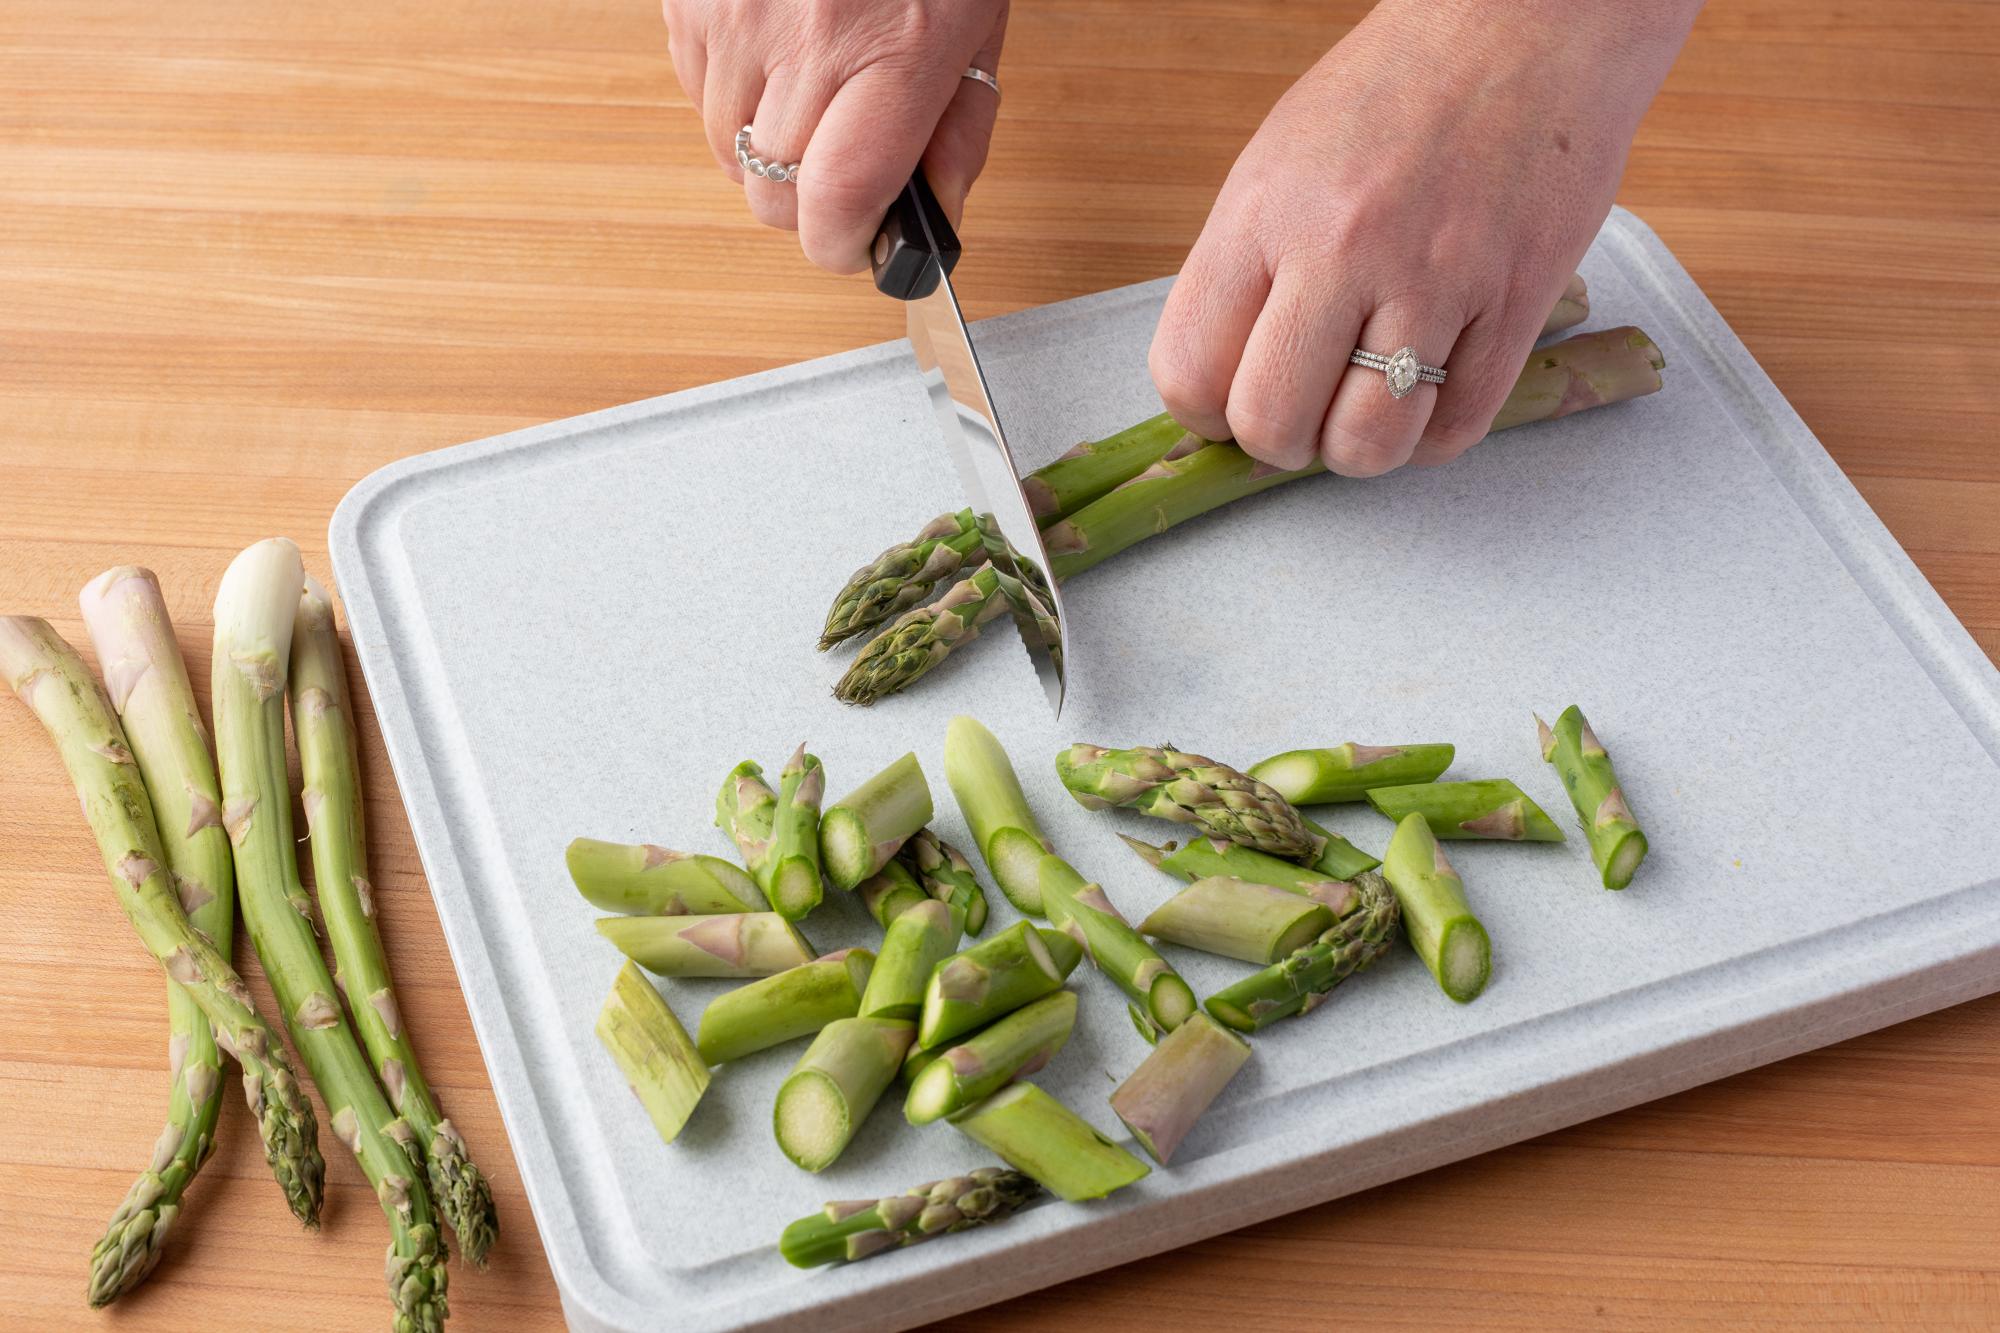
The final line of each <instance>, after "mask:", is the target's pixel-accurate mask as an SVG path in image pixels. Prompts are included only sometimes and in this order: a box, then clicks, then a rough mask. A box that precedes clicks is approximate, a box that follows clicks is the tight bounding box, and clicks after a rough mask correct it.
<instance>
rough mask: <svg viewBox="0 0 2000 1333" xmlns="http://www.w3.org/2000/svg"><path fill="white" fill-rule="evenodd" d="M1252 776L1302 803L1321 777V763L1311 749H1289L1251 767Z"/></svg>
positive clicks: (1290, 798)
mask: <svg viewBox="0 0 2000 1333" xmlns="http://www.w3.org/2000/svg"><path fill="white" fill-rule="evenodd" d="M1248 771H1249V774H1250V776H1251V777H1253V778H1255V779H1257V781H1259V782H1261V783H1263V784H1264V785H1265V786H1267V787H1269V788H1271V790H1273V791H1275V792H1277V793H1278V795H1280V796H1282V797H1284V798H1285V799H1286V800H1288V801H1290V802H1292V803H1293V804H1294V805H1297V804H1301V803H1303V802H1304V800H1305V796H1306V793H1307V792H1309V791H1311V790H1312V786H1313V783H1314V781H1316V780H1317V779H1318V777H1319V764H1318V762H1317V761H1316V760H1315V759H1314V758H1313V752H1312V751H1310V750H1287V751H1286V752H1285V753H1283V754H1276V755H1272V756H1271V757H1270V758H1269V759H1266V760H1265V761H1264V762H1262V763H1260V764H1252V765H1250V768H1249V770H1248Z"/></svg>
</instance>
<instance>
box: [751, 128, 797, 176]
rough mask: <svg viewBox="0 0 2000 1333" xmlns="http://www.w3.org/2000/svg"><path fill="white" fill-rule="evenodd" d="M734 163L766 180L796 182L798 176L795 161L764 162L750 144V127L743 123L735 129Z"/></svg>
mask: <svg viewBox="0 0 2000 1333" xmlns="http://www.w3.org/2000/svg"><path fill="white" fill-rule="evenodd" d="M736 165H737V166H739V167H741V168H743V169H744V170H745V171H747V172H749V173H750V174H751V175H752V176H762V177H763V178H764V179H765V180H767V181H776V182H777V183H778V184H780V185H783V184H785V183H787V182H796V181H797V180H798V178H799V164H798V163H796V162H766V161H765V160H764V159H763V158H762V157H760V156H758V154H757V150H756V149H754V148H752V147H751V146H750V127H749V126H748V125H745V126H744V127H743V128H742V129H740V130H738V131H736Z"/></svg>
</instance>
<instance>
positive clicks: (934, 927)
mask: <svg viewBox="0 0 2000 1333" xmlns="http://www.w3.org/2000/svg"><path fill="white" fill-rule="evenodd" d="M958 934H959V918H958V916H957V914H956V913H955V912H954V911H953V910H952V909H951V908H950V907H947V906H946V905H945V904H943V903H941V902H938V901H936V900H934V899H933V900H927V901H925V902H922V903H919V904H918V905H917V906H915V907H912V908H911V909H910V910H909V911H907V912H905V913H903V914H902V915H901V916H899V917H897V918H896V919H895V920H894V921H892V922H890V923H889V931H888V934H887V935H886V936H884V937H883V940H882V952H881V953H880V954H879V955H877V957H876V959H875V970H874V971H872V972H870V973H869V974H868V989H867V990H865V991H863V992H862V994H861V1017H863V1018H895V1019H913V1018H915V1017H916V1016H917V1015H918V1014H920V1013H922V1012H923V1008H924V988H925V987H926V986H927V985H929V984H930V979H931V970H932V969H933V968H935V967H936V966H937V965H938V964H939V963H941V962H943V961H944V960H945V959H946V958H949V957H950V956H951V952H952V950H953V949H956V948H957V947H958ZM902 1058H903V1056H902V1052H900V1051H899V1052H897V1054H896V1059H897V1061H898V1062H900V1061H901V1060H902ZM891 1072H892V1073H893V1072H894V1071H893V1070H892V1071H891Z"/></svg>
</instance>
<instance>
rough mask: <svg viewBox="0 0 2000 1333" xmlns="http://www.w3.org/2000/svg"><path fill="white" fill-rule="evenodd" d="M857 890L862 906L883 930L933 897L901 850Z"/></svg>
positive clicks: (862, 882)
mask: <svg viewBox="0 0 2000 1333" xmlns="http://www.w3.org/2000/svg"><path fill="white" fill-rule="evenodd" d="M855 892H856V893H857V894H859V895H860V897H861V905H862V906H863V907H866V908H867V909H868V915H870V916H872V917H874V918H875V924H876V925H878V926H880V927H882V929H883V930H887V929H888V928H889V923H890V922H892V921H894V920H895V919H896V918H897V917H899V916H901V915H902V914H903V913H905V912H907V911H909V910H910V909H911V908H912V907H915V906H916V905H917V904H918V903H927V902H929V901H930V900H931V895H930V894H929V893H928V892H927V891H926V890H925V888H924V885H923V883H922V881H920V880H919V879H918V878H917V876H916V874H915V873H914V872H913V871H912V870H911V869H910V867H909V864H908V863H907V862H906V861H905V860H904V859H903V857H902V855H901V853H898V854H897V856H896V859H895V860H893V861H891V862H889V864H888V865H885V866H883V867H882V868H881V869H880V870H878V871H876V872H875V873H874V874H872V875H870V876H869V877H868V878H867V879H864V880H862V881H861V884H860V887H858V888H856V889H855Z"/></svg>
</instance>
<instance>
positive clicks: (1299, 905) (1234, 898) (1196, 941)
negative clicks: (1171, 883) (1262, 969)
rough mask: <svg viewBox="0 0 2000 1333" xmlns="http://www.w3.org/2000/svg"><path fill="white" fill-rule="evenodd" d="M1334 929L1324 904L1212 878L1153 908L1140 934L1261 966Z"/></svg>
mask: <svg viewBox="0 0 2000 1333" xmlns="http://www.w3.org/2000/svg"><path fill="white" fill-rule="evenodd" d="M1332 924H1333V913H1332V912H1330V911H1328V910H1327V908H1326V905H1325V904H1324V903H1320V902H1315V901H1314V900H1312V899H1311V898H1306V897H1303V896H1301V895H1299V894H1296V893H1292V892H1290V891H1288V890H1285V889H1281V888H1278V887H1276V886H1274V885H1270V884H1257V883H1253V882H1252V881H1250V880H1247V879H1231V878H1229V877H1228V876H1226V875H1211V876H1209V877H1207V878H1205V879H1198V880H1196V881H1195V882H1194V883H1192V884H1190V885H1188V886H1187V887H1186V888H1185V889H1182V890H1181V891H1180V892H1179V893H1177V894H1175V895H1174V896H1173V897H1171V898H1169V899H1167V900H1166V901H1165V902H1163V903H1161V904H1160V905H1159V906H1158V907H1156V908H1154V909H1153V911H1152V914H1151V915H1150V916H1148V917H1147V918H1146V919H1145V920H1144V921H1142V922H1140V923H1139V931H1140V933H1141V934H1143V935H1151V936H1152V937H1153V938H1155V939H1161V940H1166V941H1167V942H1168V943H1169V944H1180V945H1185V946H1186V947H1187V948H1190V949H1200V950H1201V951H1202V952H1203V953H1212V954H1218V955H1220V956H1221V957H1224V958H1237V959H1241V960H1242V961H1244V962H1246V963H1258V964H1265V963H1275V962H1277V961H1278V960H1279V959H1280V958H1283V957H1285V956H1286V955H1288V954H1290V953H1292V952H1293V951H1294V950H1297V949H1302V948H1304V947H1305V946H1306V944H1307V943H1308V942H1310V941H1311V940H1313V939H1316V938H1317V937H1318V936H1319V934H1320V932H1321V931H1323V930H1325V929H1326V928H1327V927H1329V926H1331V925H1332ZM1190 1007H1192V1006H1190Z"/></svg>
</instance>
